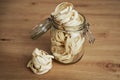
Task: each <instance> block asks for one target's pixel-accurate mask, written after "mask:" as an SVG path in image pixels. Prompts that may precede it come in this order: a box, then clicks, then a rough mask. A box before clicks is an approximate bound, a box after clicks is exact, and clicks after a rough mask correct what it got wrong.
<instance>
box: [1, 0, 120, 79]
mask: <svg viewBox="0 0 120 80" xmlns="http://www.w3.org/2000/svg"><path fill="white" fill-rule="evenodd" d="M67 1H68V2H72V3H73V4H74V5H75V9H76V10H78V11H79V12H81V13H82V14H84V15H85V16H86V18H87V21H88V22H89V23H90V24H91V30H92V32H93V33H94V35H95V37H96V42H95V44H94V45H89V44H88V42H87V41H86V44H85V46H86V47H85V54H84V56H83V58H82V59H81V61H79V62H78V63H76V64H73V65H62V64H59V63H57V62H55V61H53V65H54V66H53V68H52V70H51V71H49V72H48V73H46V74H44V75H35V74H33V73H32V72H31V70H30V69H28V68H26V65H27V62H28V61H29V60H30V59H31V53H32V51H33V50H34V48H36V47H38V48H40V49H43V50H46V51H47V52H49V53H50V31H48V32H47V33H46V34H44V35H43V36H42V37H41V38H39V39H38V40H31V39H30V31H31V29H32V28H33V26H35V25H36V24H38V23H40V22H41V21H42V20H44V19H45V18H47V17H49V15H50V13H51V12H52V11H54V8H55V7H56V5H57V4H59V3H60V2H62V0H49V1H48V0H29V1H28V0H0V72H1V73H0V80H119V79H120V60H119V59H120V28H119V25H120V0H75V1H73V0H67Z"/></svg>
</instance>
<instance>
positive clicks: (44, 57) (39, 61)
mask: <svg viewBox="0 0 120 80" xmlns="http://www.w3.org/2000/svg"><path fill="white" fill-rule="evenodd" d="M52 58H54V57H53V56H51V55H48V53H47V52H45V51H43V50H39V49H38V48H36V49H35V50H34V51H33V53H32V59H31V60H30V61H29V62H28V64H27V67H29V68H30V69H31V70H32V71H33V72H34V73H35V74H38V75H40V74H44V73H46V72H48V71H49V70H50V69H51V68H52Z"/></svg>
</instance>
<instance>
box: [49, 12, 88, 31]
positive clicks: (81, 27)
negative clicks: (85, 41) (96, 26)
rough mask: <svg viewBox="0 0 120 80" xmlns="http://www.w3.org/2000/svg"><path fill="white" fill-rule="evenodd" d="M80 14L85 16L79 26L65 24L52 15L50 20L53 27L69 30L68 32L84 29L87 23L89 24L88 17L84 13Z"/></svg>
mask: <svg viewBox="0 0 120 80" xmlns="http://www.w3.org/2000/svg"><path fill="white" fill-rule="evenodd" d="M79 15H80V16H81V17H82V18H83V22H82V23H81V24H80V25H78V26H65V25H64V24H62V23H59V22H58V21H56V19H55V17H54V16H52V15H51V17H50V21H51V22H52V25H53V27H54V28H56V29H58V30H63V31H68V32H76V31H83V30H85V29H86V25H87V23H86V18H85V16H84V15H82V14H80V13H79ZM73 28H74V29H73Z"/></svg>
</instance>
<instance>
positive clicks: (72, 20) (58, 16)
mask: <svg viewBox="0 0 120 80" xmlns="http://www.w3.org/2000/svg"><path fill="white" fill-rule="evenodd" d="M51 15H52V16H54V18H55V21H56V22H57V23H59V24H62V26H60V25H59V26H58V28H59V29H63V30H64V31H62V30H59V29H55V28H52V30H51V35H52V36H51V43H52V44H51V52H52V53H53V55H54V56H55V59H57V60H58V61H60V62H62V63H71V62H73V61H74V60H75V58H76V56H77V55H78V54H80V52H81V50H82V48H83V43H84V41H85V38H84V37H83V35H82V33H83V32H82V31H76V30H79V28H80V27H81V26H79V25H80V24H82V23H83V22H84V19H83V17H82V16H81V15H80V14H79V13H78V12H77V11H76V10H75V9H74V8H73V5H72V4H71V3H68V2H63V3H60V4H59V5H58V6H57V7H56V8H55V11H54V12H53V13H52V14H51ZM65 30H66V31H65ZM67 31H68V32H67ZM75 31H76V32H75Z"/></svg>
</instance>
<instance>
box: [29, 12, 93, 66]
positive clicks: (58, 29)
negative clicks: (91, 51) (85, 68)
mask: <svg viewBox="0 0 120 80" xmlns="http://www.w3.org/2000/svg"><path fill="white" fill-rule="evenodd" d="M79 15H80V16H81V17H82V19H83V23H82V24H80V25H79V26H72V28H73V27H74V29H72V28H70V27H68V26H63V25H62V24H59V23H57V22H56V21H55V19H54V17H53V16H51V17H50V18H48V19H46V20H45V21H44V23H43V24H40V25H37V26H36V27H35V28H34V29H33V31H32V36H31V37H32V38H33V39H36V38H38V37H39V36H41V35H42V34H43V33H45V32H46V31H48V30H49V29H50V28H51V54H52V55H53V56H54V57H55V60H57V61H58V62H60V63H63V64H71V63H75V62H77V61H79V60H80V59H81V58H82V56H83V54H84V44H85V40H86V39H89V42H90V43H93V42H94V40H95V38H94V36H93V35H92V33H91V32H90V30H89V24H88V23H86V19H85V17H84V16H83V15H82V14H79Z"/></svg>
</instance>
